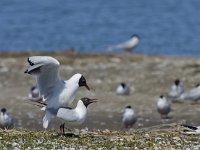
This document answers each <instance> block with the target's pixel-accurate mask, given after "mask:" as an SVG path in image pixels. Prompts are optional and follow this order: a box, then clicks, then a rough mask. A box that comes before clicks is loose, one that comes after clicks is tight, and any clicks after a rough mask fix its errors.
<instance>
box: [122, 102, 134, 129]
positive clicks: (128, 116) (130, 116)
mask: <svg viewBox="0 0 200 150" xmlns="http://www.w3.org/2000/svg"><path fill="white" fill-rule="evenodd" d="M136 121H137V115H136V113H135V111H134V110H133V108H132V107H131V106H130V105H128V106H126V108H125V110H124V112H123V114H122V128H130V127H132V126H133V124H135V123H136Z"/></svg>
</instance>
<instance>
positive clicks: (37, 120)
mask: <svg viewBox="0 0 200 150" xmlns="http://www.w3.org/2000/svg"><path fill="white" fill-rule="evenodd" d="M32 55H49V56H53V57H55V58H56V59H58V60H59V61H60V63H61V67H60V73H61V77H62V79H64V80H66V79H68V78H69V77H71V76H72V75H73V74H74V73H77V72H79V73H82V74H83V75H84V76H85V77H86V79H87V82H88V84H89V86H90V87H91V89H92V90H91V91H90V92H88V91H87V90H86V89H85V88H80V90H79V91H78V94H77V96H76V101H75V102H74V104H73V105H72V106H75V105H76V102H77V100H78V99H80V98H81V97H85V96H87V97H92V98H94V97H95V98H97V99H99V102H98V103H95V104H92V105H90V106H89V111H88V119H87V120H86V122H85V123H84V124H83V125H82V126H75V127H71V128H86V127H87V128H89V129H110V130H118V129H120V128H121V113H122V110H123V109H124V107H125V106H126V105H131V106H132V107H133V108H134V109H135V111H136V112H137V114H138V116H139V118H138V122H137V123H136V124H135V125H134V126H133V128H135V129H138V128H144V127H149V126H154V125H159V124H163V123H164V124H165V123H176V122H182V121H183V122H185V123H187V124H191V125H192V124H193V125H199V124H200V119H199V115H198V114H199V112H200V108H199V106H200V105H191V104H188V103H183V104H181V103H172V109H173V110H172V112H171V113H170V114H169V116H170V119H167V120H161V119H160V115H159V114H158V113H157V110H156V101H157V98H158V97H159V96H160V95H161V94H163V95H166V93H167V92H168V91H169V88H170V86H171V84H172V83H173V81H174V80H175V79H176V78H179V79H180V80H181V81H182V82H183V84H184V87H185V89H186V90H187V89H190V88H191V87H193V86H194V85H195V84H197V83H198V82H200V59H199V58H198V57H195V58H194V57H193V58H192V57H190V58H189V57H187V58H183V57H181V58H178V57H160V56H144V55H135V54H78V53H67V52H63V53H27V54H1V55H0V101H1V103H0V107H1V108H2V107H6V108H7V110H8V112H9V113H10V114H11V115H12V116H13V118H14V125H15V127H17V128H29V129H33V130H43V129H42V125H41V123H42V117H43V114H44V112H42V111H41V110H40V109H39V108H38V107H36V106H34V105H31V104H29V103H28V100H27V97H28V93H29V90H30V87H31V86H32V85H33V84H34V83H35V80H34V79H33V78H32V77H31V76H30V75H27V74H24V71H25V69H26V68H27V67H28V63H27V57H28V56H32ZM121 82H125V83H127V84H128V86H129V87H130V89H131V93H130V95H128V96H119V95H116V93H115V89H116V87H117V86H118V85H119V83H121ZM59 125H60V122H59V120H58V119H54V121H53V122H52V123H51V124H50V126H49V129H58V127H59Z"/></svg>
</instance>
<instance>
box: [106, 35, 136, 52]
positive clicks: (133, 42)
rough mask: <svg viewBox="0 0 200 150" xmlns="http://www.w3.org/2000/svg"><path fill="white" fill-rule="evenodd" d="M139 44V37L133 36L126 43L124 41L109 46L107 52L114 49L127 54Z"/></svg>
mask: <svg viewBox="0 0 200 150" xmlns="http://www.w3.org/2000/svg"><path fill="white" fill-rule="evenodd" d="M138 43H139V36H138V35H136V34H133V35H132V36H131V38H130V39H129V40H128V41H125V42H123V43H120V44H117V45H114V46H110V47H109V48H108V51H113V50H115V49H122V50H124V51H127V52H131V51H132V50H133V49H134V48H135V47H136V46H137V45H138Z"/></svg>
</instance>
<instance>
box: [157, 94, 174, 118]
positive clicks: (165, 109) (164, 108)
mask: <svg viewBox="0 0 200 150" xmlns="http://www.w3.org/2000/svg"><path fill="white" fill-rule="evenodd" d="M157 110H158V112H159V113H160V115H161V118H162V119H165V118H167V115H168V113H169V112H170V111H171V104H170V103H169V102H168V101H167V99H166V98H165V97H164V96H163V95H161V96H160V97H159V99H158V101H157Z"/></svg>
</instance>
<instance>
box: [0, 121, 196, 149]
mask: <svg viewBox="0 0 200 150" xmlns="http://www.w3.org/2000/svg"><path fill="white" fill-rule="evenodd" d="M199 143H200V140H199V134H198V135H197V134H189V133H186V132H185V131H184V129H183V128H181V126H179V125H175V124H171V125H166V126H163V127H161V126H160V128H158V127H156V128H151V129H150V128H149V129H140V130H135V131H110V130H108V129H106V130H94V131H87V130H74V131H73V134H71V133H67V134H65V135H62V136H61V135H59V134H58V133H57V132H55V131H31V130H24V129H22V130H19V129H18V130H16V129H13V130H0V149H17V150H18V149H26V150H29V149H30V150H33V149H34V150H39V149H67V150H68V149H70V150H76V149H105V150H107V149H123V150H124V149H130V150H132V149H135V150H140V149H157V150H159V149H177V150H178V149H186V150H199V149H200V144H199Z"/></svg>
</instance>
